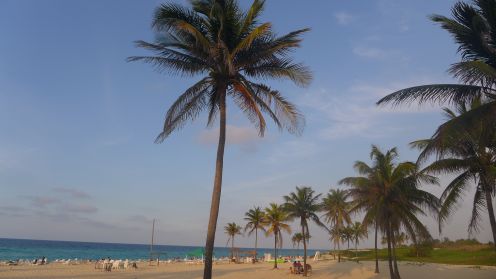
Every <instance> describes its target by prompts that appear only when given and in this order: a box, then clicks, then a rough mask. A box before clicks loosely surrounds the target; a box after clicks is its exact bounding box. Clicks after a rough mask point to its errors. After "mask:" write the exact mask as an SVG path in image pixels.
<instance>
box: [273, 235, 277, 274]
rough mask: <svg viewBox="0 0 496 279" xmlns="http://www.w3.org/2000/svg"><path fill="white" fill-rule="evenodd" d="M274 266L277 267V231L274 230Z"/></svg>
mask: <svg viewBox="0 0 496 279" xmlns="http://www.w3.org/2000/svg"><path fill="white" fill-rule="evenodd" d="M274 268H277V233H276V232H274Z"/></svg>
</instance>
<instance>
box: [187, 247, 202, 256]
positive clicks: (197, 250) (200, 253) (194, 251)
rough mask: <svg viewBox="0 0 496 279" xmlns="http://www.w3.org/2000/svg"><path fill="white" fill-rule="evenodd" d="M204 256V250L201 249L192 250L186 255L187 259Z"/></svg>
mask: <svg viewBox="0 0 496 279" xmlns="http://www.w3.org/2000/svg"><path fill="white" fill-rule="evenodd" d="M204 254H205V249H203V248H198V249H196V250H193V251H191V252H189V253H187V254H186V255H187V256H188V257H195V258H201V257H202V256H203V255H204Z"/></svg>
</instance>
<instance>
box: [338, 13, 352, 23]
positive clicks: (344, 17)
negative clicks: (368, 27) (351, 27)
mask: <svg viewBox="0 0 496 279" xmlns="http://www.w3.org/2000/svg"><path fill="white" fill-rule="evenodd" d="M334 18H335V19H336V21H337V22H338V24H340V25H348V24H350V23H351V22H352V21H353V20H354V18H355V17H354V16H352V15H351V14H349V13H347V12H337V13H335V14H334Z"/></svg>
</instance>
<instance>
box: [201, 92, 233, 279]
mask: <svg viewBox="0 0 496 279" xmlns="http://www.w3.org/2000/svg"><path fill="white" fill-rule="evenodd" d="M226 88H227V87H226V86H224V87H222V86H220V87H219V90H221V92H220V93H221V94H220V104H219V113H220V125H219V145H218V146H217V161H216V163H215V178H214V189H213V191H212V202H211V205H210V218H209V220H208V231H207V241H206V244H205V268H204V269H203V279H211V278H212V257H213V253H214V242H215V230H216V229H217V218H218V217H219V206H220V196H221V192H222V170H223V167H224V147H225V145H226Z"/></svg>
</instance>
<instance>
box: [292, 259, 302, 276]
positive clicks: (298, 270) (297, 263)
mask: <svg viewBox="0 0 496 279" xmlns="http://www.w3.org/2000/svg"><path fill="white" fill-rule="evenodd" d="M291 273H294V274H301V273H303V265H302V264H301V262H300V261H294V262H293V269H292V272H291Z"/></svg>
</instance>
